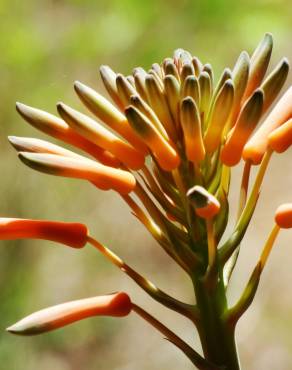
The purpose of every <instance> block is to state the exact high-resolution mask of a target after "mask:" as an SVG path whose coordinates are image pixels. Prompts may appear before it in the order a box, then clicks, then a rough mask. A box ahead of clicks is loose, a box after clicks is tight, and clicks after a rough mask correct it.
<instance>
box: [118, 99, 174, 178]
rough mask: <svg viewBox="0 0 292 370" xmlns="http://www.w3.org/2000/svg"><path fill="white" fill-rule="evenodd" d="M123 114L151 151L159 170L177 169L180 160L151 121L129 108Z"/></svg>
mask: <svg viewBox="0 0 292 370" xmlns="http://www.w3.org/2000/svg"><path fill="white" fill-rule="evenodd" d="M125 113H126V117H127V118H128V121H129V122H130V125H131V126H132V127H133V129H134V130H135V131H136V132H137V134H138V135H139V136H140V137H141V139H142V140H143V141H144V142H145V143H146V144H147V145H148V147H149V148H150V149H151V151H152V153H153V155H154V156H155V158H156V159H157V162H158V163H159V165H160V166H161V168H162V169H164V170H165V171H171V170H173V169H175V168H177V167H178V166H179V164H180V158H179V155H178V153H177V151H176V150H175V148H174V145H173V144H172V143H170V141H167V140H166V139H165V138H164V137H163V136H162V135H161V134H160V133H159V131H158V130H157V128H156V127H155V126H154V125H153V124H152V123H151V121H150V120H149V119H148V118H147V117H146V116H145V115H144V114H142V113H141V112H140V111H138V110H137V109H136V108H134V107H132V106H130V107H128V108H127V109H126V111H125Z"/></svg>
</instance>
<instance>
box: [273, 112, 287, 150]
mask: <svg viewBox="0 0 292 370" xmlns="http://www.w3.org/2000/svg"><path fill="white" fill-rule="evenodd" d="M291 145H292V118H291V119H289V121H287V122H285V123H284V124H283V125H282V126H280V127H278V128H277V129H276V130H274V131H273V132H272V133H271V134H270V135H269V146H270V148H272V149H273V150H274V151H275V152H278V153H282V152H285V151H286V150H287V149H288V148H289V147H290V146H291Z"/></svg>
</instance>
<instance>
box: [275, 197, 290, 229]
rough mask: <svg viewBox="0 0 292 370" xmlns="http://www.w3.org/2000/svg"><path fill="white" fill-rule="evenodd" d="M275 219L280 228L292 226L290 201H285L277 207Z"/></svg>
mask: <svg viewBox="0 0 292 370" xmlns="http://www.w3.org/2000/svg"><path fill="white" fill-rule="evenodd" d="M275 221H276V224H277V225H278V226H279V227H280V228H281V229H290V228H292V203H285V204H282V205H281V206H280V207H278V208H277V210H276V213H275Z"/></svg>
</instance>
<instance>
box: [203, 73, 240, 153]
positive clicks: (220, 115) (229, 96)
mask: <svg viewBox="0 0 292 370" xmlns="http://www.w3.org/2000/svg"><path fill="white" fill-rule="evenodd" d="M233 96H234V86H233V82H232V80H230V79H229V80H227V81H225V83H224V85H223V86H222V88H221V90H220V91H219V93H218V96H217V98H216V100H215V102H214V106H213V109H212V112H211V114H210V119H208V121H209V124H208V127H207V131H206V134H205V136H204V143H205V147H206V152H209V153H213V152H214V151H215V150H216V149H217V148H218V146H219V145H220V142H221V136H222V132H223V130H224V127H225V125H226V123H227V120H228V117H229V115H230V112H231V108H232V103H233Z"/></svg>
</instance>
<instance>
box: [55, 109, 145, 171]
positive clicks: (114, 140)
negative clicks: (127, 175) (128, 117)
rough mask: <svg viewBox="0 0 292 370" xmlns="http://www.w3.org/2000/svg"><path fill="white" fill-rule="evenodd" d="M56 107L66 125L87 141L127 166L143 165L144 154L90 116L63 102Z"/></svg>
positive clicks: (139, 166) (136, 166) (138, 167)
mask: <svg viewBox="0 0 292 370" xmlns="http://www.w3.org/2000/svg"><path fill="white" fill-rule="evenodd" d="M57 108H58V111H59V113H60V115H61V116H62V118H63V119H64V120H65V121H66V122H67V123H68V125H70V126H71V127H72V128H73V129H74V130H76V131H77V132H79V133H80V134H81V135H83V136H85V137H86V139H88V140H89V141H92V142H93V143H96V144H98V145H99V146H101V147H102V148H104V149H106V150H108V151H110V152H111V153H112V154H113V155H114V156H116V157H117V158H118V159H119V160H120V161H121V162H123V163H124V164H125V165H126V166H128V167H129V168H131V169H134V170H138V169H140V168H141V167H142V166H143V165H144V155H143V154H142V153H140V152H138V150H136V149H135V148H134V147H133V146H132V145H130V144H128V143H126V142H125V141H123V140H121V139H120V138H119V137H117V136H116V135H115V134H113V133H112V132H110V131H109V130H107V129H106V128H105V127H103V126H101V125H100V124H98V123H97V122H96V121H94V120H93V119H91V118H90V117H88V116H86V115H85V114H82V113H80V112H78V111H76V110H75V109H72V108H71V107H69V106H67V105H66V104H63V103H58V105H57Z"/></svg>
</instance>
